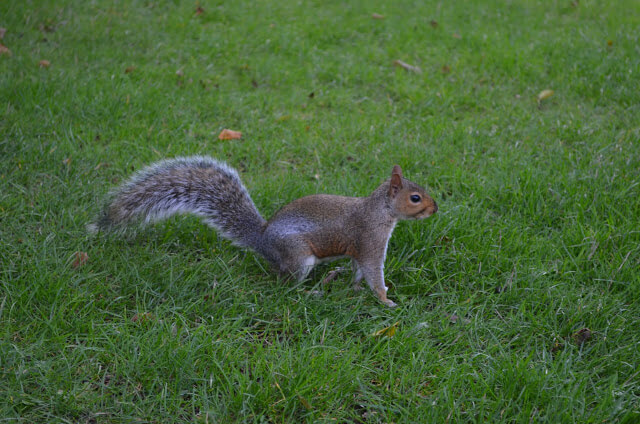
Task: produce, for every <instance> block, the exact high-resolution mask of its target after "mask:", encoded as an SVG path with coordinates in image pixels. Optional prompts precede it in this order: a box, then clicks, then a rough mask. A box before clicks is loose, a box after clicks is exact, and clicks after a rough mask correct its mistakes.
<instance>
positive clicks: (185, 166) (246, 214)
mask: <svg viewBox="0 0 640 424" xmlns="http://www.w3.org/2000/svg"><path fill="white" fill-rule="evenodd" d="M181 213H191V214H195V215H198V216H200V217H202V218H203V219H204V221H205V222H206V223H208V224H209V225H211V226H213V227H214V228H216V229H217V230H218V232H219V233H220V234H221V235H222V236H223V237H225V238H228V239H231V240H233V241H234V242H235V243H236V244H238V245H241V246H246V247H254V248H255V246H256V244H257V243H258V241H259V235H260V232H261V231H262V227H263V226H264V224H265V220H264V219H263V218H262V216H261V215H260V213H259V212H258V210H257V209H256V206H255V204H254V203H253V201H252V200H251V197H250V196H249V193H248V192H247V190H246V188H245V187H244V185H243V184H242V181H241V180H240V177H239V176H238V173H237V172H236V171H235V169H233V168H231V167H230V166H228V165H227V164H226V163H224V162H220V161H217V160H215V159H212V158H209V157H205V156H192V157H179V158H175V159H169V160H164V161H161V162H158V163H156V164H153V165H151V166H148V167H146V168H144V169H142V170H141V171H140V172H138V173H137V174H135V175H134V176H133V177H131V178H130V179H129V180H128V181H127V182H125V183H124V184H123V185H122V186H121V187H120V188H118V189H117V190H116V191H115V192H113V193H112V195H111V200H110V201H109V202H108V204H107V205H106V206H105V209H104V211H103V213H102V215H101V216H100V218H99V219H98V220H97V222H96V223H95V224H93V225H92V226H91V229H93V230H108V229H111V228H119V227H124V226H125V225H127V224H129V223H131V222H133V221H144V222H150V221H156V220H159V219H163V218H167V217H169V216H171V215H175V214H181Z"/></svg>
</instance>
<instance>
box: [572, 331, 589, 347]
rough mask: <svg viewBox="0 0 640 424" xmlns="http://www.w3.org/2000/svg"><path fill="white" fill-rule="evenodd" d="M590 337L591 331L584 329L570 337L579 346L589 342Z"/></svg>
mask: <svg viewBox="0 0 640 424" xmlns="http://www.w3.org/2000/svg"><path fill="white" fill-rule="evenodd" d="M592 336H593V334H592V333H591V330H589V329H588V328H586V327H585V328H581V329H580V330H578V331H576V332H575V333H573V335H572V336H571V337H573V340H575V341H576V343H578V344H579V345H583V344H585V343H586V342H587V341H589V340H590V339H591V337H592Z"/></svg>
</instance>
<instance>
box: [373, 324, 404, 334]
mask: <svg viewBox="0 0 640 424" xmlns="http://www.w3.org/2000/svg"><path fill="white" fill-rule="evenodd" d="M398 324H400V321H396V322H395V323H394V324H393V325H390V326H388V327H385V328H383V329H382V330H378V331H376V332H375V333H373V334H372V336H374V337H382V336H385V337H393V336H394V335H395V334H396V331H397V330H398Z"/></svg>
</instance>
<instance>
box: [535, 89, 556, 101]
mask: <svg viewBox="0 0 640 424" xmlns="http://www.w3.org/2000/svg"><path fill="white" fill-rule="evenodd" d="M553 93H554V91H553V90H548V89H547V90H542V91H541V92H540V94H538V102H541V101H543V100H545V99H548V98H549V97H551V96H553Z"/></svg>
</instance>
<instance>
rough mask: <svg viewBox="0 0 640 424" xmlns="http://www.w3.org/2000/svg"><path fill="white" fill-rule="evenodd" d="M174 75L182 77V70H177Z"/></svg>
mask: <svg viewBox="0 0 640 424" xmlns="http://www.w3.org/2000/svg"><path fill="white" fill-rule="evenodd" d="M176 75H177V76H179V77H183V76H184V71H183V70H182V69H178V70H177V71H176Z"/></svg>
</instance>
